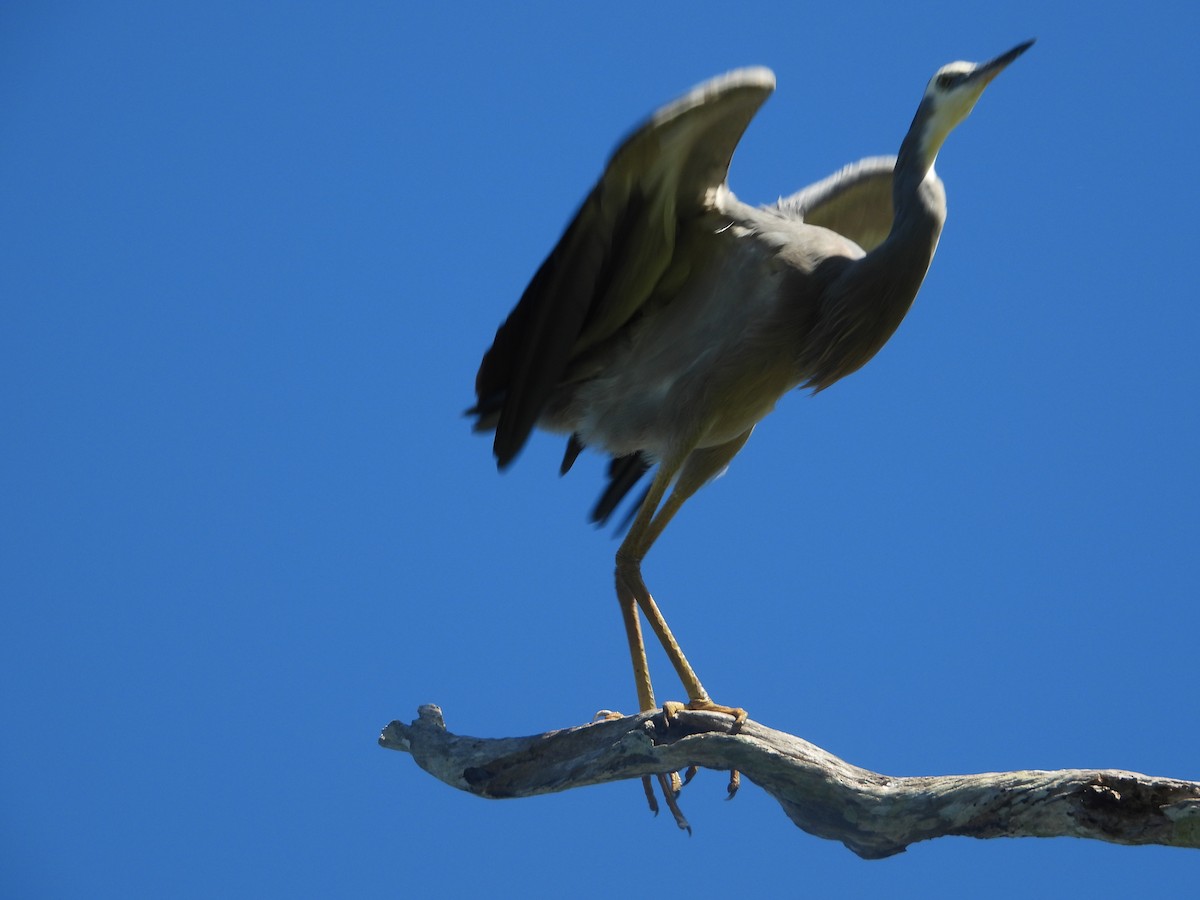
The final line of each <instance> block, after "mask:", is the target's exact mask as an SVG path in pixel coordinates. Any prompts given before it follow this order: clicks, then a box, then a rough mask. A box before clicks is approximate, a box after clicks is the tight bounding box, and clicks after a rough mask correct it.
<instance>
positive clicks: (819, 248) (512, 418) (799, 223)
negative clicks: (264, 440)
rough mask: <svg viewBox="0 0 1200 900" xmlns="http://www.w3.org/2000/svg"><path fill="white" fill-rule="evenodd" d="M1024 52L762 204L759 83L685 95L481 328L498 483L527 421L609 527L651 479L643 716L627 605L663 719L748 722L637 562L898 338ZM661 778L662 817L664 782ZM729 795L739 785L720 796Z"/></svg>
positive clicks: (640, 595)
mask: <svg viewBox="0 0 1200 900" xmlns="http://www.w3.org/2000/svg"><path fill="white" fill-rule="evenodd" d="M1032 44H1033V41H1026V42H1024V43H1022V44H1018V45H1017V46H1016V47H1013V48H1012V49H1011V50H1009V51H1008V52H1007V53H1003V54H1001V55H1000V56H997V57H996V58H994V59H992V60H990V61H988V62H984V63H969V62H953V63H950V64H948V65H945V66H943V67H941V68H940V69H938V71H937V72H936V73H935V74H934V76H933V78H932V79H930V81H929V83H928V85H927V86H926V88H925V91H924V94H923V95H922V97H921V101H920V104H919V105H918V107H917V112H916V115H915V116H914V118H913V121H912V125H911V126H910V128H909V130H908V133H907V134H906V135H905V136H904V139H903V141H902V142H901V144H900V149H899V152H898V153H897V155H896V156H894V157H891V156H885V157H870V158H867V159H863V160H861V161H859V162H857V163H854V164H851V165H849V166H846V167H845V168H843V169H842V170H840V171H838V172H836V173H834V174H833V175H831V176H829V177H828V178H826V179H824V180H822V181H819V182H817V183H815V184H813V185H811V186H810V187H807V188H805V189H804V190H802V191H800V192H799V193H797V194H794V195H792V196H790V197H787V198H783V199H780V200H779V201H777V202H776V203H775V204H773V205H769V206H750V205H747V204H745V203H743V202H741V201H740V200H738V199H737V197H736V196H734V194H733V193H732V192H731V191H730V189H729V187H728V185H727V183H726V181H727V177H728V171H729V164H730V160H731V158H732V156H733V152H734V149H735V147H736V145H737V143H738V141H739V140H740V139H741V137H742V134H743V132H744V131H745V129H746V127H747V126H748V125H749V123H750V120H751V118H753V116H754V115H755V113H756V112H757V111H758V109H759V107H760V106H761V105H762V104H763V102H764V101H765V100H766V99H767V97H768V96H769V95H770V94H771V92H772V91H773V90H774V88H775V76H774V74H773V73H772V72H771V71H770V70H769V69H766V68H761V67H756V68H746V69H738V70H735V71H732V72H729V73H727V74H725V75H722V76H719V77H717V78H713V79H711V80H709V81H707V82H705V83H703V84H701V85H699V86H697V87H696V88H694V89H693V90H692V91H690V92H689V93H687V94H686V95H684V96H683V97H681V98H679V99H678V100H676V101H675V102H673V103H670V104H668V105H667V106H665V107H663V108H662V109H660V110H659V111H658V112H656V113H655V114H654V115H653V116H651V118H650V119H649V120H648V121H646V122H645V123H644V124H642V125H641V126H640V127H639V128H637V129H636V130H635V131H633V132H632V133H631V134H630V135H629V136H628V137H627V138H626V139H625V140H624V141H623V142H622V143H621V144H620V145H619V146H618V148H617V149H616V151H614V153H613V154H612V156H611V157H610V159H609V161H608V164H607V166H606V168H605V170H604V172H603V174H602V175H601V176H600V179H599V181H598V182H597V183H596V185H595V186H594V187H593V188H592V190H591V192H590V193H589V194H588V195H587V197H586V199H585V200H584V201H583V204H582V205H581V206H580V208H579V210H578V211H577V213H576V214H575V217H574V218H573V219H572V221H571V222H570V224H569V225H568V226H567V228H566V230H565V232H564V233H563V235H562V237H561V238H560V240H559V241H558V244H557V245H556V246H555V247H554V249H553V250H552V251H551V252H550V254H549V256H548V257H547V258H546V259H545V261H544V262H543V263H542V264H541V266H540V267H539V268H538V269H537V271H536V273H535V274H534V276H533V278H532V280H531V281H530V282H529V285H528V287H527V288H526V289H525V292H524V293H523V294H522V296H521V298H520V300H519V302H518V303H517V305H516V307H515V308H514V309H513V311H512V312H511V314H510V315H509V316H508V318H507V319H506V320H505V321H504V323H503V324H502V325H501V326H500V328H499V330H498V331H497V332H496V337H495V340H494V342H493V343H492V346H491V348H490V349H489V350H488V351H487V352H486V354H485V355H484V357H483V361H482V363H481V364H480V367H479V372H478V375H477V376H476V381H475V394H476V403H475V405H474V406H473V407H472V408H471V409H470V410H468V414H469V415H471V416H474V418H475V422H474V430H476V431H483V432H487V431H494V432H495V437H494V441H493V451H494V454H495V458H496V462H497V465H498V467H499V468H500V469H501V470H503V469H504V468H506V467H507V466H509V465H510V464H511V463H512V462H513V460H514V459H515V458H516V456H517V455H518V453H519V452H520V450H521V449H522V447H523V446H524V445H525V443H526V441H527V440H528V439H529V436H530V434H531V432H532V431H533V429H534V428H535V427H536V428H539V429H542V430H544V431H548V432H551V433H557V434H561V435H565V436H567V445H566V452H565V454H564V456H563V461H562V465H561V467H560V473H561V474H565V473H566V472H567V471H568V470H569V469H570V468H571V466H572V464H573V463H574V462H575V459H576V457H577V456H578V455H579V454H580V453H581V452H582V451H583V450H584V449H585V448H593V449H595V450H597V451H600V452H602V453H605V454H607V455H609V457H610V458H611V459H610V462H609V464H608V485H607V488H606V489H605V490H604V492H603V493H602V495H601V497H600V499H599V501H598V502H597V504H596V506H595V508H594V509H593V511H592V520H593V521H595V522H597V523H603V522H605V521H606V520H607V519H608V518H609V517H610V516H611V515H612V513H613V512H614V510H615V509H616V507H617V505H618V504H619V503H620V502H621V501H622V499H623V498H624V497H625V496H626V495H627V494H628V492H629V491H630V490H632V488H633V487H634V486H635V484H637V482H638V481H639V480H640V479H641V478H642V476H643V475H645V474H646V473H647V472H649V471H650V470H651V469H654V474H653V476H652V478H651V479H650V483H649V486H648V487H647V488H646V489H645V492H644V493H643V494H642V496H641V498H640V500H638V502H637V503H636V505H635V507H634V510H635V512H634V513H633V515H632V522H631V523H630V524H628V530H627V532H626V534H625V537H624V539H623V540H622V542H621V544H620V546H619V548H618V549H617V553H616V572H615V580H616V593H617V599H618V602H619V605H620V609H621V616H622V621H623V624H624V629H625V634H626V638H627V640H628V644H629V652H630V657H631V659H632V662H633V671H634V682H635V686H636V689H637V697H638V704H639V708H640V709H641V710H642V711H650V710H656V709H657V708H658V707H657V704H656V701H655V695H654V689H653V686H652V683H651V679H650V671H649V664H648V662H647V659H646V649H645V643H644V639H643V636H642V630H641V620H640V617H639V611H640V614H641V616H644V617H645V619H646V621H647V623H648V624H649V626H650V629H651V630H652V631H653V632H654V635H655V637H656V638H657V639H658V641H659V642H660V643H661V644H662V646H663V649H664V650H665V651H666V655H667V658H668V659H669V660H670V662H671V665H672V666H673V668H674V669H675V672H676V674H677V675H678V677H679V679H680V681H681V682H682V685H683V689H684V691H685V693H686V695H687V702H686V703H680V702H668V703H664V704H663V713H664V714H665V715H667V716H668V717H671V716H673V715H677V714H678V711H679V710H681V709H683V708H686V709H690V710H708V711H713V712H718V713H723V714H727V715H730V716H732V717H733V718H734V727H735V728H736V727H737V726H739V725H740V724H741V723H742V722H744V721H745V719H746V712H745V711H744V710H743V709H742V708H741V707H732V706H725V705H722V704H717V703H715V702H714V701H713V700H712V699H711V698H710V696H709V694H708V692H707V691H706V690H705V688H704V686H703V685H702V684H701V682H700V679H699V678H698V677H697V675H696V672H695V670H694V669H693V668H692V666H691V664H690V663H689V662H688V660H687V658H686V657H685V656H684V654H683V651H682V650H681V649H680V646H679V643H678V642H677V641H676V639H675V637H674V636H673V635H672V633H671V630H670V628H668V627H667V622H666V620H665V618H664V617H663V615H662V613H661V612H660V610H659V607H658V605H657V604H656V602H655V600H654V598H653V597H652V596H651V594H650V591H649V590H648V589H647V587H646V582H645V580H644V579H643V577H642V562H643V560H644V559H645V557H646V554H647V552H648V551H649V550H650V548H651V546H652V545H653V544H654V542H655V541H656V540H657V539H658V538H659V536H661V535H662V533H663V530H664V529H665V528H666V527H667V525H668V523H669V522H670V521H671V520H672V518H674V516H675V515H676V514H677V513H678V512H679V510H680V508H681V507H682V506H683V504H684V503H685V502H686V501H687V500H688V498H689V497H691V496H692V495H693V494H695V493H696V491H698V490H699V489H700V488H701V487H703V486H704V485H705V484H707V483H708V482H709V481H711V480H712V479H713V478H715V477H716V476H717V475H719V474H720V473H722V472H723V471H724V470H725V469H726V467H727V466H728V465H729V463H730V461H731V460H732V459H733V458H734V456H735V455H736V454H737V453H738V451H740V450H741V449H742V447H743V446H744V445H745V443H746V441H747V440H748V439H749V437H750V434H751V432H753V430H754V428H755V426H756V425H757V424H758V422H759V421H761V420H762V419H763V418H764V417H765V416H766V415H767V414H768V413H770V412H771V411H772V409H773V408H774V407H775V404H776V402H777V401H778V400H779V399H780V398H781V397H782V396H783V395H784V394H786V393H788V392H789V391H791V390H793V389H796V388H801V389H808V390H810V391H812V392H814V393H815V392H819V391H823V390H824V389H825V388H828V387H829V386H830V385H832V384H834V383H835V382H837V381H838V380H840V379H842V378H844V377H846V376H847V375H850V374H851V373H853V372H855V371H857V370H858V369H860V368H861V367H862V366H863V365H865V364H866V363H867V362H868V361H869V360H870V359H871V358H872V357H873V356H875V354H876V353H877V352H878V351H879V349H880V348H881V347H883V345H884V344H885V343H886V342H887V341H888V339H889V338H890V337H891V336H892V334H893V333H894V332H895V331H896V329H897V327H898V326H899V325H900V322H901V320H902V319H903V318H904V316H905V314H906V313H907V312H908V310H909V308H910V306H911V305H912V303H913V300H914V299H915V297H916V295H917V291H918V290H919V288H920V287H921V283H922V281H923V280H924V278H925V274H926V272H927V270H928V269H929V265H930V262H931V261H932V259H933V255H934V251H935V250H936V248H937V245H938V239H939V237H940V235H941V232H942V226H943V223H944V222H945V218H946V192H945V188H944V186H943V184H942V181H941V179H940V178H939V177H938V176H937V174H936V173H935V171H934V161H935V159H936V157H937V155H938V152H939V150H940V149H941V147H942V144H943V143H944V141H945V140H946V137H947V136H948V135H949V134H950V132H951V131H952V130H953V129H954V128H955V127H956V126H957V125H959V124H960V123H961V122H962V121H963V120H964V119H965V118H966V117H967V115H968V114H969V113H970V112H971V110H972V108H973V107H974V106H975V103H976V101H977V100H978V99H979V97H980V96H981V95H982V93H983V91H984V89H985V88H986V87H987V86H988V85H989V84H990V83H991V82H992V80H993V79H994V78H995V77H996V76H997V75H998V74H999V73H1000V72H1001V71H1003V70H1004V69H1005V68H1006V67H1007V66H1008V65H1009V64H1010V63H1011V62H1013V60H1015V59H1016V58H1017V57H1018V56H1020V55H1021V54H1022V53H1024V52H1025V51H1026V50H1028V49H1029V47H1030V46H1031V45H1032ZM643 782H644V785H645V786H646V792H647V796H648V797H649V799H650V803H651V806H652V808H654V809H657V806H656V805H655V801H654V795H653V792H652V790H651V787H650V783H649V781H647V780H645V779H644V780H643ZM660 782H661V783H662V784H663V790H664V794H665V795H666V798H667V802H668V804H671V802H672V794H673V793H674V792H676V791H677V790H678V784H677V783H676V782H672V783H668V782H666V781H663V777H662V776H660ZM736 786H737V781H736V773H732V778H731V783H730V793H731V795H732V792H733V791H734V790H736ZM672 811H673V812H674V813H675V816H676V820H677V821H678V822H679V823H680V825H681V827H684V826H685V824H686V823H685V822H684V821H683V819H682V816H681V814H680V813H679V812H678V810H677V807H675V806H672Z"/></svg>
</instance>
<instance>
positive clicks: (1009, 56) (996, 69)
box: [970, 40, 1033, 89]
mask: <svg viewBox="0 0 1200 900" xmlns="http://www.w3.org/2000/svg"><path fill="white" fill-rule="evenodd" d="M1032 46H1033V41H1031V40H1030V41H1026V42H1025V43H1023V44H1017V46H1015V47H1013V48H1012V49H1011V50H1009V51H1008V52H1007V53H1001V54H1000V55H999V56H997V57H996V58H995V59H992V60H988V61H987V62H985V63H981V64H980V66H979V68H977V69H976V70H975V71H974V72H972V73H971V78H970V80H971V81H978V82H979V86H980V89H983V88H985V87H987V86H988V85H989V84H991V81H992V79H993V78H995V77H996V76H997V75H999V74H1000V73H1001V72H1003V71H1004V70H1005V68H1007V67H1008V64H1009V63H1010V62H1012V61H1013V60H1014V59H1016V58H1017V57H1018V56H1020V55H1021V54H1022V53H1024V52H1025V51H1026V50H1028V49H1029V48H1030V47H1032Z"/></svg>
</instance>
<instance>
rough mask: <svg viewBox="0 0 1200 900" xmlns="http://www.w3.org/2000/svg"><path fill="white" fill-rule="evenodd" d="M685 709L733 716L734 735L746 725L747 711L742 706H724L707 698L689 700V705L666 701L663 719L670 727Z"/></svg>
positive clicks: (676, 701) (664, 702) (663, 708)
mask: <svg viewBox="0 0 1200 900" xmlns="http://www.w3.org/2000/svg"><path fill="white" fill-rule="evenodd" d="M685 709H688V710H691V711H692V712H715V713H720V714H721V715H725V716H732V717H733V733H734V734H736V733H737V730H738V729H739V728H741V727H742V726H743V725H745V724H746V719H747V715H746V711H745V710H744V709H742V708H741V707H740V706H722V705H721V704H720V703H713V702H712V701H711V700H709V699H708V698H707V697H706V698H705V699H703V700H689V701H688V702H687V703H680V702H679V701H678V700H665V701H663V705H662V711H663V718H664V719H666V720H667V724H668V725H670V724H671V720H672V719H673V718H675V716H677V715H679V713H681V712H682V711H683V710H685Z"/></svg>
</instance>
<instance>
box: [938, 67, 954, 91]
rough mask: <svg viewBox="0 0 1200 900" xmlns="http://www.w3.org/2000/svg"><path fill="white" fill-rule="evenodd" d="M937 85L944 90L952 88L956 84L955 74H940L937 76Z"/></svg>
mask: <svg viewBox="0 0 1200 900" xmlns="http://www.w3.org/2000/svg"><path fill="white" fill-rule="evenodd" d="M937 86H938V87H940V88H941V89H942V90H944V91H948V90H950V88H951V87H953V86H954V76H953V75H951V74H950V73H949V72H947V73H945V74H944V75H939V76H938V77H937Z"/></svg>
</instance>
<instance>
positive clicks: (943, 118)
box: [921, 62, 987, 166]
mask: <svg viewBox="0 0 1200 900" xmlns="http://www.w3.org/2000/svg"><path fill="white" fill-rule="evenodd" d="M977 68H978V66H977V65H976V64H975V63H969V62H952V63H949V64H948V65H945V66H942V67H941V68H940V69H938V71H937V74H936V75H934V76H933V78H931V79H930V80H929V84H928V85H927V86H926V88H925V99H926V102H928V103H929V105H930V114H929V118H928V119H927V120H926V122H925V130H924V132H923V133H922V135H921V153H922V156H923V157H924V158H925V160H926V162H927V164H928V165H930V166H932V165H933V161H934V160H935V159H936V158H937V154H938V151H939V150H941V149H942V144H943V143H944V142H945V140H946V136H947V135H949V134H950V132H951V131H952V130H954V128H955V126H957V125H958V124H959V123H960V122H962V120H963V119H965V118H966V117H967V116H968V115H969V114H970V112H971V110H972V109H973V108H974V107H975V103H976V101H977V100H979V97H980V95H981V94H983V89H984V88H985V87H987V81H986V80H979V79H975V80H971V81H965V80H964V76H966V75H970V74H971V73H972V72H974V71H975V70H976V69H977Z"/></svg>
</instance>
